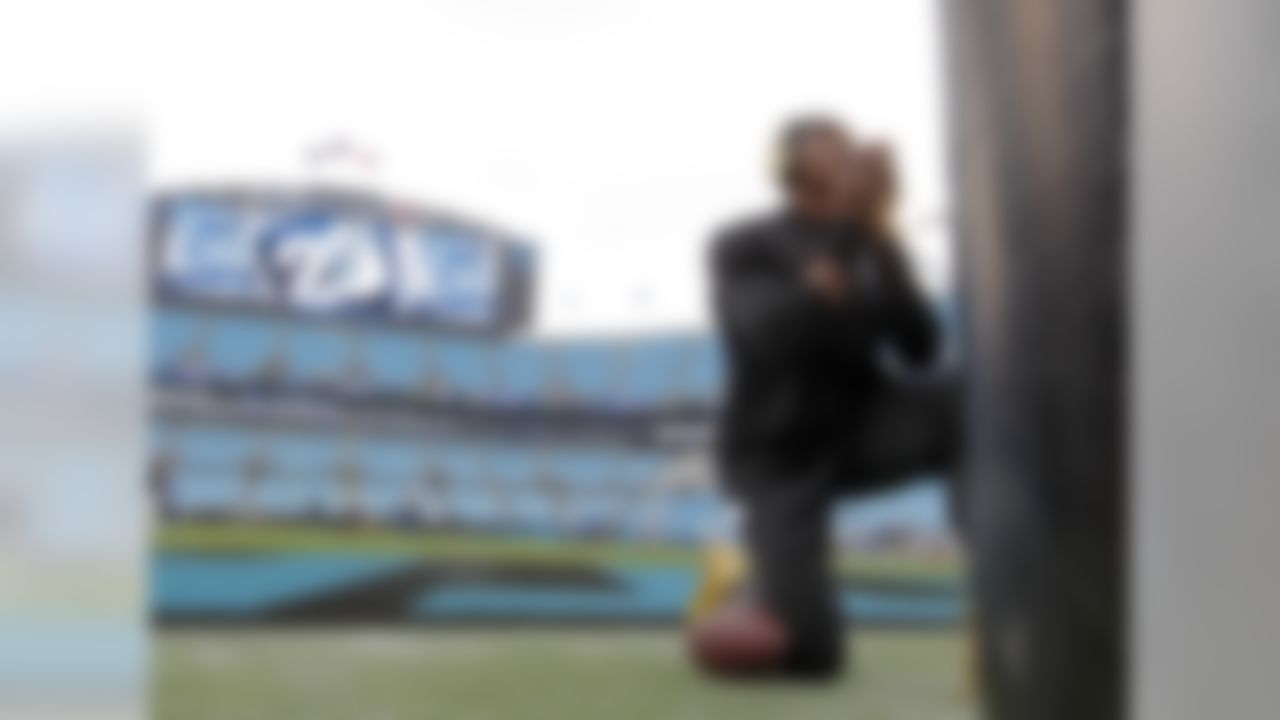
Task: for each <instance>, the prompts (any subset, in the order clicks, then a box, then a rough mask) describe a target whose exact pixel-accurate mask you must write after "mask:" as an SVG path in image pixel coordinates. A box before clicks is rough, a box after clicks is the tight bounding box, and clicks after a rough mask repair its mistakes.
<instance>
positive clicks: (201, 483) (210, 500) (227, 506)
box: [169, 464, 244, 515]
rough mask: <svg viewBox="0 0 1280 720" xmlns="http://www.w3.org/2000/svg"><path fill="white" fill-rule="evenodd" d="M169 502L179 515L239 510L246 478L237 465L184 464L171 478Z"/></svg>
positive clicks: (222, 512)
mask: <svg viewBox="0 0 1280 720" xmlns="http://www.w3.org/2000/svg"><path fill="white" fill-rule="evenodd" d="M170 483H171V484H170V486H169V506H170V507H171V508H172V509H173V510H174V511H175V512H177V513H178V514H179V515H206V514H225V513H229V512H231V511H233V510H235V508H236V505H237V503H238V502H239V501H240V497H241V493H242V492H243V487H244V486H243V478H242V476H241V474H240V473H239V472H238V471H237V470H236V469H234V468H226V469H205V468H201V467H196V466H190V465H185V464H184V465H182V466H180V467H179V468H178V469H177V470H176V471H175V472H174V474H173V476H172V478H170Z"/></svg>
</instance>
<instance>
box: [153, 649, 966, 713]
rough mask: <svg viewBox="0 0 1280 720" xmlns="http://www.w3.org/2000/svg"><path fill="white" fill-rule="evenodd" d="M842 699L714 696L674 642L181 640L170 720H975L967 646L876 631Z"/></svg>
mask: <svg viewBox="0 0 1280 720" xmlns="http://www.w3.org/2000/svg"><path fill="white" fill-rule="evenodd" d="M856 651H857V654H858V667H857V669H856V672H852V673H849V674H848V675H847V676H846V677H844V678H842V679H841V680H840V681H838V682H835V683H832V684H829V685H805V684H798V685H797V684H788V683H771V684H764V685H744V684H733V683H724V682H713V681H710V680H707V679H705V678H703V677H701V676H699V675H697V674H695V673H694V672H693V671H692V670H691V669H690V668H689V666H688V665H687V664H686V663H685V662H684V658H683V655H682V648H681V645H680V639H679V635H678V634H677V633H676V632H675V631H669V630H667V631H651V630H626V631H623V630H610V631H602V630H596V631H591V630H576V631H555V630H508V631H503V630H448V631H432V630H421V629H419V630H381V629H378V630H373V629H349V630H333V631H288V630H278V631H240V632H217V631H209V630H168V631H163V632H160V633H159V634H158V635H157V640H156V647H155V654H154V660H153V662H154V668H155V672H154V677H155V680H154V686H153V692H154V701H153V708H154V717H155V718H157V719H158V720H282V719H285V718H305V719H306V720H579V719H581V720H601V719H607V720H632V719H635V720H700V719H703V718H707V719H712V718H733V719H734V720H756V719H764V718H787V719H788V720H791V719H796V720H825V719H827V718H832V719H834V718H841V719H842V720H897V719H898V718H902V719H904V720H963V719H966V718H972V717H974V713H973V711H972V709H971V708H970V706H969V703H968V701H967V700H966V698H965V693H964V692H963V691H962V689H961V688H962V681H961V678H962V671H961V665H962V663H961V658H962V655H963V648H962V643H961V642H960V640H959V637H958V635H955V634H948V633H923V632H922V633H909V632H887V631H885V632H881V631H872V632H866V633H862V634H860V635H859V636H858V638H857V640H856Z"/></svg>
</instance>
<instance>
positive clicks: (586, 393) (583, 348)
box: [555, 342, 623, 407]
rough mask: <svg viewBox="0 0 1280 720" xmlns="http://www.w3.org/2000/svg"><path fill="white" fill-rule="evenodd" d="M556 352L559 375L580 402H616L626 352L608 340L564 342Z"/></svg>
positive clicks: (592, 403) (604, 405) (608, 404)
mask: <svg viewBox="0 0 1280 720" xmlns="http://www.w3.org/2000/svg"><path fill="white" fill-rule="evenodd" d="M557 349H558V352H557V353H556V355H555V364H556V367H557V369H558V371H557V375H558V376H559V377H560V378H561V379H562V381H563V382H564V385H565V390H566V391H567V392H568V393H569V395H570V397H571V398H573V399H574V400H575V401H577V402H578V403H582V404H589V405H594V406H597V407H606V406H610V405H613V404H614V403H615V401H616V399H617V397H618V393H619V391H620V389H621V380H622V375H621V370H622V359H623V353H622V352H621V350H620V349H619V347H618V346H617V345H616V344H613V343H608V342H592V343H564V344H562V345H560V346H559V347H558V348H557Z"/></svg>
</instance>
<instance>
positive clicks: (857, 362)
mask: <svg viewBox="0 0 1280 720" xmlns="http://www.w3.org/2000/svg"><path fill="white" fill-rule="evenodd" d="M814 255H827V256H829V257H831V258H833V259H835V260H836V261H837V262H839V263H841V264H842V265H844V266H845V267H846V268H847V270H848V272H849V276H850V279H851V292H850V297H849V300H848V302H846V303H844V304H842V305H838V306H837V305H833V304H831V303H830V302H829V301H827V300H825V299H823V298H821V297H819V296H817V295H816V294H814V293H813V292H812V291H811V290H810V289H809V288H807V287H806V286H804V285H803V284H802V281H801V275H800V271H801V264H802V262H803V261H805V260H806V259H807V258H809V257H811V256H814ZM711 266H712V275H713V286H714V303H715V309H716V316H717V320H718V323H719V326H720V331H721V334H722V336H723V341H724V346H725V350H726V356H727V359H728V374H729V377H728V387H727V391H728V397H727V402H726V403H725V407H724V411H723V412H724V416H723V418H722V422H721V427H720V435H719V451H720V455H721V461H722V467H723V468H724V470H725V471H726V474H727V475H728V479H729V481H730V485H731V486H732V485H733V484H734V482H735V476H738V475H753V474H758V473H759V472H763V473H764V474H777V473H779V472H783V473H785V472H790V471H797V470H801V469H804V468H808V467H812V463H814V462H821V461H822V458H824V457H826V456H829V455H830V454H831V453H833V452H835V451H837V450H838V447H837V445H838V443H841V442H842V441H843V440H842V438H847V437H848V433H849V432H851V431H854V430H855V429H856V427H857V425H858V423H859V422H860V420H861V419H862V417H863V415H862V413H861V412H860V411H861V410H862V409H863V408H865V407H866V406H868V405H869V402H868V401H869V399H870V398H871V397H873V395H874V394H875V393H877V392H879V391H880V390H881V389H882V387H883V386H884V383H885V379H884V374H883V371H882V369H881V362H880V360H881V352H882V351H883V350H884V348H885V347H887V346H892V347H893V348H894V349H896V351H897V354H898V355H899V357H900V358H901V359H902V360H904V361H906V362H907V363H909V364H912V365H924V364H928V363H930V362H932V361H933V359H934V356H935V355H936V354H937V351H938V346H939V333H938V329H937V326H936V324H935V321H934V319H933V317H932V314H931V312H930V310H929V308H928V305H927V304H926V302H925V300H924V298H923V297H922V295H921V293H920V292H919V290H918V289H917V287H916V286H915V284H914V282H913V281H912V279H911V274H910V273H909V271H908V268H907V267H906V264H905V260H904V258H903V257H902V255H901V253H900V252H899V251H898V249H897V247H896V245H895V244H894V242H892V241H884V240H882V239H880V238H876V237H874V236H872V235H871V234H869V233H868V232H865V231H860V230H858V229H857V228H854V227H850V226H834V225H824V224H819V223H814V222H811V221H805V220H802V219H800V218H796V217H793V216H790V215H785V214H779V215H776V216H772V217H767V218H765V219H761V220H754V221H749V222H745V223H741V224H739V225H737V226H735V227H733V228H731V229H729V230H728V231H726V232H724V233H722V234H721V235H720V236H719V237H717V238H716V240H715V242H714V245H713V247H712V257H711Z"/></svg>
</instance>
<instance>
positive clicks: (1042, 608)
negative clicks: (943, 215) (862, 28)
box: [944, 0, 1128, 720]
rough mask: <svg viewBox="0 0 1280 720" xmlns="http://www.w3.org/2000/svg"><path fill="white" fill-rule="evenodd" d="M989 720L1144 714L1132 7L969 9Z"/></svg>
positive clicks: (973, 439)
mask: <svg viewBox="0 0 1280 720" xmlns="http://www.w3.org/2000/svg"><path fill="white" fill-rule="evenodd" d="M944 5H946V6H947V24H948V27H947V33H948V42H949V53H950V72H951V77H950V88H949V90H950V93H951V96H952V111H953V126H952V147H953V153H954V160H955V192H956V208H957V213H958V220H959V238H960V243H961V256H962V276H963V281H962V282H963V293H964V305H965V310H964V312H965V317H964V325H965V332H966V335H967V337H966V342H965V346H966V348H967V352H968V354H969V357H968V369H969V373H970V390H969V396H968V401H967V420H968V429H969V433H970V438H969V454H968V460H967V463H966V468H965V472H966V481H967V483H968V486H969V488H970V490H969V492H968V494H967V497H966V499H965V500H964V504H965V509H966V514H967V516H968V518H969V520H970V528H969V530H970V542H971V544H972V548H973V555H974V583H975V590H976V594H977V611H978V622H979V623H980V629H981V635H982V642H983V649H982V654H983V665H984V667H983V671H984V676H985V677H984V681H985V684H986V691H987V692H986V697H987V705H988V711H989V715H990V716H991V717H993V718H996V719H997V720H1056V719H1059V718H1061V719H1062V720H1084V719H1087V720H1112V719H1116V718H1120V717H1123V716H1124V710H1125V707H1124V706H1125V665H1126V660H1125V655H1126V653H1125V634H1126V622H1125V596H1126V592H1125V585H1126V581H1125V577H1126V567H1125V554H1126V528H1125V526H1126V485H1127V477H1126V450H1125V448H1126V438H1125V395H1126V378H1125V295H1126V262H1125V260H1126V251H1127V242H1126V235H1125V231H1126V228H1125V214H1126V213H1125V210H1126V198H1125V186H1126V172H1125V162H1124V160H1125V155H1126V145H1127V137H1126V130H1127V123H1126V93H1127V87H1126V78H1127V42H1126V41H1127V30H1128V28H1127V20H1128V8H1127V3H1126V2H1124V1H1123V0H1056V1H1055V0H951V1H949V2H945V3H944Z"/></svg>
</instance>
